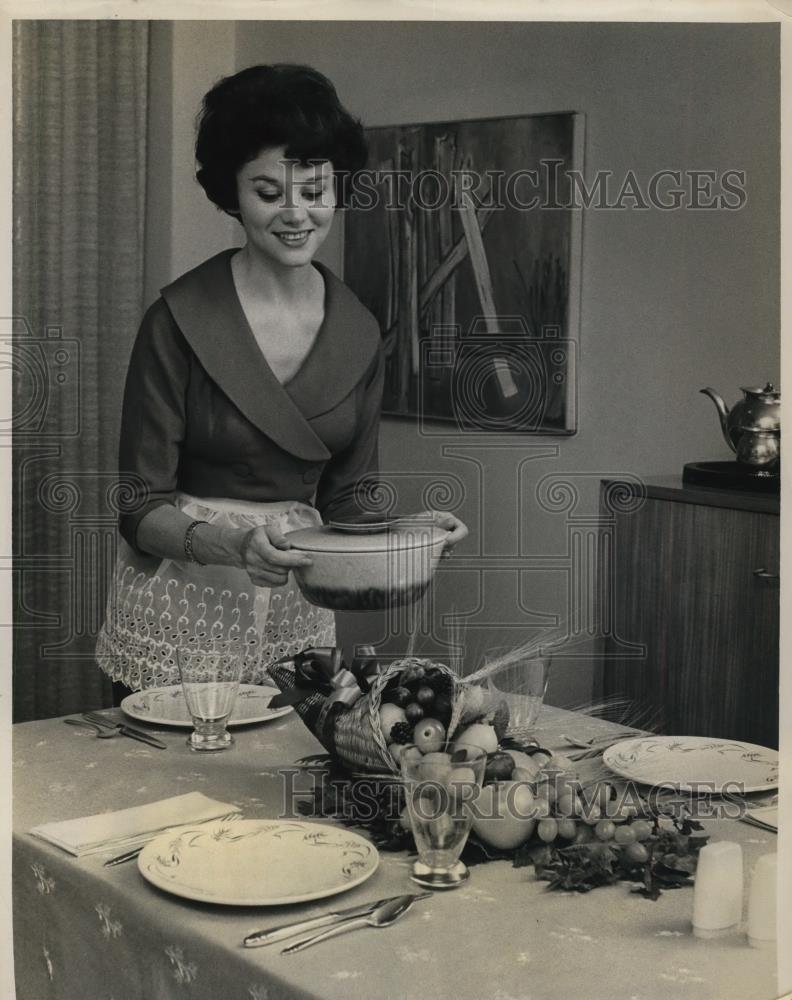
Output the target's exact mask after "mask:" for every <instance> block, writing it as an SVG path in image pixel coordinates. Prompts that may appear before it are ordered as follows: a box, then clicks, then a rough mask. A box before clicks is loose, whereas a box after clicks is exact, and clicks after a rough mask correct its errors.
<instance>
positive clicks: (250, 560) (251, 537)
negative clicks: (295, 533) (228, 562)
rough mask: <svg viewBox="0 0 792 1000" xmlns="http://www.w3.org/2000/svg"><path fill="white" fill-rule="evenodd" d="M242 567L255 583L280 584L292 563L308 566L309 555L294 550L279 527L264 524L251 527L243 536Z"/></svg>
mask: <svg viewBox="0 0 792 1000" xmlns="http://www.w3.org/2000/svg"><path fill="white" fill-rule="evenodd" d="M240 558H241V561H242V568H243V569H244V570H246V571H247V574H248V576H249V577H250V579H251V580H252V581H253V583H254V584H255V585H256V586H257V587H281V586H283V584H284V583H286V580H287V579H288V576H289V570H291V569H294V567H295V566H310V565H311V562H312V560H311V557H310V556H308V555H306V554H305V553H304V552H296V551H293V550H292V548H291V546H290V544H289V540H288V539H287V538H286V536H285V535H284V534H283V532H281V531H280V530H279V529H278V528H276V527H275V526H274V525H271V524H263V525H260V526H259V527H258V528H252V529H251V530H250V531H248V533H247V534H246V535H245V536H244V538H243V539H242V545H241V548H240Z"/></svg>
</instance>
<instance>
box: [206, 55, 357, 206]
mask: <svg viewBox="0 0 792 1000" xmlns="http://www.w3.org/2000/svg"><path fill="white" fill-rule="evenodd" d="M277 146H284V147H285V150H286V155H287V156H288V157H289V158H291V159H295V160H298V161H299V162H300V163H303V164H307V163H310V162H311V161H316V160H329V161H330V162H331V163H332V165H333V170H334V171H335V173H336V187H337V192H336V193H337V196H338V200H339V203H340V204H343V200H344V192H345V189H346V187H347V183H348V181H349V178H350V177H351V176H352V175H353V174H354V173H355V172H356V171H358V170H361V169H362V168H363V167H364V166H365V164H366V153H367V150H366V140H365V138H364V135H363V127H362V126H361V124H360V122H359V121H358V120H357V119H356V118H353V117H352V116H351V115H350V114H349V112H348V111H346V109H345V108H344V107H343V106H342V104H341V102H340V101H339V99H338V95H337V94H336V91H335V87H334V86H333V84H332V83H331V82H330V81H329V80H328V79H327V77H325V76H323V75H322V74H321V73H319V72H317V70H315V69H311V67H310V66H294V65H290V64H287V63H282V64H276V65H272V66H251V67H249V68H248V69H243V70H242V71H241V72H240V73H235V74H234V76H227V77H225V78H224V79H222V80H220V81H219V83H217V84H215V86H214V87H212V89H211V90H210V91H209V93H208V94H207V95H206V97H204V100H203V107H202V110H201V112H200V115H199V117H198V136H197V140H196V143H195V158H196V160H197V161H198V164H199V168H200V169H199V170H198V172H197V177H198V182H199V183H200V185H201V186H202V187H203V189H204V191H205V192H206V195H207V197H208V198H209V199H210V200H211V201H213V202H214V203H215V204H216V205H217V206H218V207H219V208H222V209H223V211H225V212H227V213H228V214H229V215H232V216H234V218H239V205H238V202H237V182H236V178H237V173H238V172H239V170H240V169H241V168H242V166H244V164H245V163H248V162H249V161H250V160H253V159H255V158H256V156H258V155H259V153H260V152H261V151H262V150H263V149H271V148H272V147H277Z"/></svg>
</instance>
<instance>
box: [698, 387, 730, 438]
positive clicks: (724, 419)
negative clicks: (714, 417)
mask: <svg viewBox="0 0 792 1000" xmlns="http://www.w3.org/2000/svg"><path fill="white" fill-rule="evenodd" d="M699 392H703V393H704V395H705V396H709V398H710V399H711V400H712V402H713V403H714V404H715V408H716V409H717V411H718V416H719V417H720V422H721V430H722V431H723V439H724V441H725V442H726V444H727V445H728V446H729V447H730V448H731V450H732V451H733V452H736V451H737V448H736V447H735V444H734V441H732V438H731V434H730V429H729V408H728V406H727V405H726V404H725V403H724V401H723V397H722V396H721V395H720V393H717V392H716V391H715V390H714V389H712V388H710V386H707V388H706V389H699Z"/></svg>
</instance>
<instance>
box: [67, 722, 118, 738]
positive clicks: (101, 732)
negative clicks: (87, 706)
mask: <svg viewBox="0 0 792 1000" xmlns="http://www.w3.org/2000/svg"><path fill="white" fill-rule="evenodd" d="M63 721H64V722H65V723H66V725H67V726H79V727H80V728H81V729H92V730H93V731H94V734H95V736H96V738H97V739H98V740H111V739H113V737H114V736H120V735H121V734H120V733H119V732H118V730H117V729H103V728H102V727H101V726H97V725H96V723H95V722H84V721H83V720H82V719H64V720H63Z"/></svg>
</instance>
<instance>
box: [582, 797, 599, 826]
mask: <svg viewBox="0 0 792 1000" xmlns="http://www.w3.org/2000/svg"><path fill="white" fill-rule="evenodd" d="M601 818H602V810H601V809H600V807H599V806H598V805H597V803H596V802H589V803H588V804H587V805H586V808H585V810H584V813H583V822H584V823H588V825H589V826H596V825H597V823H598V822H599V821H600V819H601Z"/></svg>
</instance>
